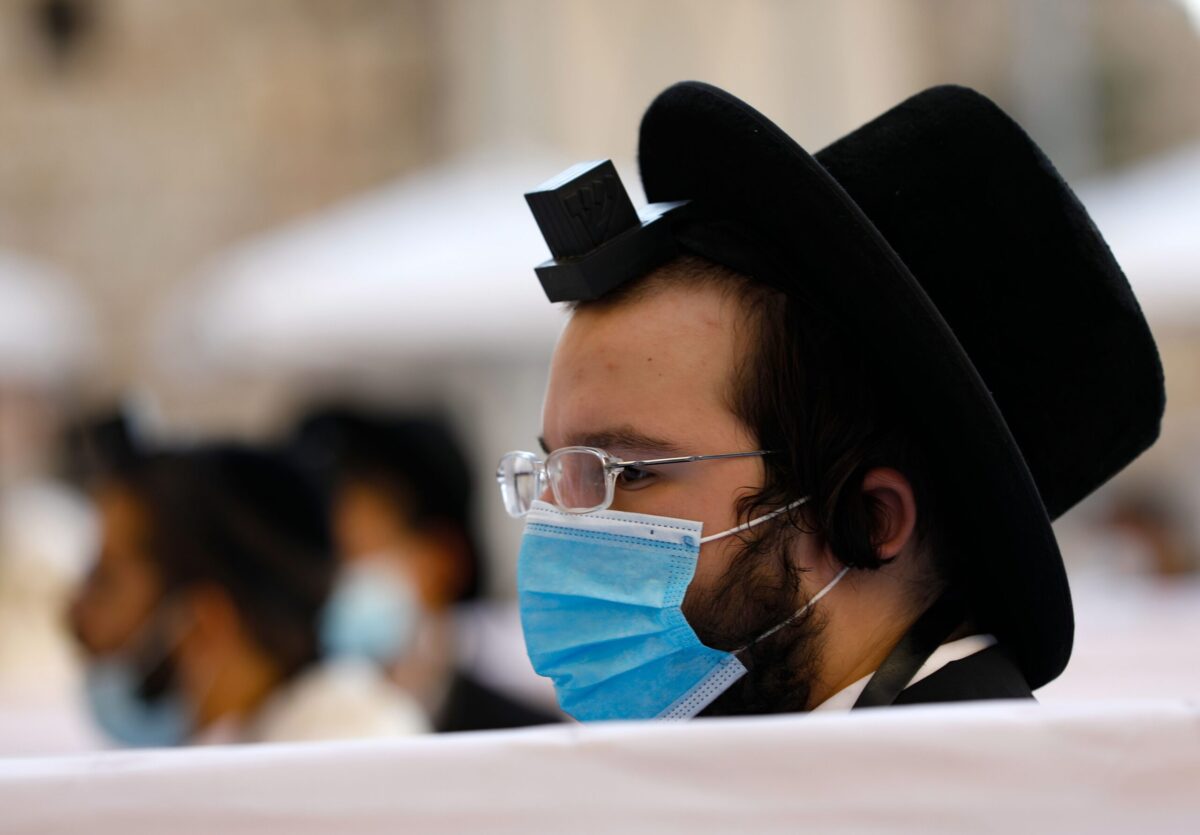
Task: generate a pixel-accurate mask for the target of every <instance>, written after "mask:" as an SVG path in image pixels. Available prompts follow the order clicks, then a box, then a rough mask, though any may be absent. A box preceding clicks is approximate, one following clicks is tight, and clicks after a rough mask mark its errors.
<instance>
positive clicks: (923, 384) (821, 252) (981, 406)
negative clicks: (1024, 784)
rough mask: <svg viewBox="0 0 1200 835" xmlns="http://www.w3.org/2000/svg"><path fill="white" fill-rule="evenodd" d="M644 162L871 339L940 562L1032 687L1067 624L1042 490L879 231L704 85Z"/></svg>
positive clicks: (643, 155) (682, 88)
mask: <svg viewBox="0 0 1200 835" xmlns="http://www.w3.org/2000/svg"><path fill="white" fill-rule="evenodd" d="M639 163H640V166H641V174H642V180H643V183H644V186H645V191H646V195H647V198H648V199H649V200H651V201H652V202H659V201H671V200H685V199H691V200H695V201H697V202H703V203H705V204H708V205H717V206H720V207H721V210H722V212H723V213H725V214H727V215H728V216H729V217H730V218H731V219H734V220H737V221H739V222H743V223H745V224H746V225H748V226H750V227H752V228H753V229H755V230H756V231H757V232H761V233H762V234H763V235H765V236H766V237H767V238H768V239H769V240H770V241H772V243H773V245H774V246H776V247H778V248H779V250H780V252H781V254H782V255H783V256H784V257H786V258H787V259H788V260H789V263H792V264H794V265H795V271H794V276H795V278H794V280H795V281H796V282H805V283H806V284H808V285H810V286H811V287H812V288H814V289H816V290H817V291H819V293H820V295H821V297H822V298H824V299H825V300H827V302H828V303H829V304H830V305H832V306H833V307H834V308H835V309H837V310H838V311H839V314H840V315H841V316H842V317H843V320H844V321H845V323H846V326H847V327H849V328H852V329H853V330H854V331H855V334H854V336H855V338H858V339H861V340H864V341H865V344H866V345H868V346H870V350H869V351H868V355H869V356H873V357H876V358H878V361H879V363H880V368H879V372H880V373H881V374H886V375H888V377H889V378H890V379H891V380H892V381H893V383H894V388H895V389H896V390H897V391H900V392H904V393H905V394H906V396H905V400H904V401H903V402H901V403H898V404H897V407H898V408H902V409H905V410H906V414H907V418H908V420H909V422H910V423H912V424H913V425H916V426H919V427H921V429H922V431H923V435H924V438H925V441H926V447H927V449H929V450H931V451H932V454H933V456H934V458H935V467H937V469H938V475H939V477H940V479H941V483H942V489H943V490H945V492H946V493H947V494H948V496H949V497H950V498H951V500H952V504H951V505H950V506H949V507H947V508H946V510H947V511H948V514H947V515H952V517H953V518H952V519H951V520H950V522H951V523H952V525H953V527H954V529H955V532H956V534H957V535H956V536H955V537H954V539H953V541H956V542H958V543H959V547H960V548H961V549H962V553H957V554H954V555H951V557H952V559H953V561H954V562H956V563H957V565H958V567H959V569H960V576H961V577H962V578H963V579H964V584H965V589H964V591H965V592H966V593H967V594H968V595H969V597H970V599H971V601H972V603H973V606H974V609H975V612H976V614H977V616H978V618H979V620H980V622H981V624H982V625H984V626H985V627H986V628H988V629H990V630H991V631H993V632H994V633H995V634H996V636H997V638H999V640H1000V641H1001V642H1002V643H1003V644H1004V645H1005V646H1006V647H1007V648H1008V649H1009V651H1010V652H1012V654H1013V655H1014V657H1015V659H1016V661H1017V663H1018V664H1019V666H1020V668H1021V670H1022V672H1023V673H1024V674H1025V677H1026V679H1027V680H1028V682H1029V684H1030V685H1031V687H1034V688H1036V687H1040V686H1042V685H1044V684H1046V683H1047V682H1049V681H1051V680H1052V679H1054V678H1055V677H1057V676H1058V675H1059V674H1060V673H1061V672H1062V670H1063V669H1064V668H1065V666H1066V663H1067V661H1068V659H1069V657H1070V654H1071V646H1072V642H1073V636H1074V617H1073V613H1072V606H1071V596H1070V591H1069V588H1068V584H1067V577H1066V572H1065V570H1064V567H1063V561H1062V557H1061V555H1060V552H1059V548H1058V544H1057V542H1056V540H1055V537H1054V534H1053V531H1052V529H1051V526H1050V518H1049V515H1048V513H1047V510H1046V507H1045V505H1044V503H1043V500H1042V497H1041V495H1040V494H1039V490H1038V485H1037V484H1036V483H1035V480H1034V477H1033V475H1032V474H1031V472H1030V469H1029V467H1028V466H1027V463H1026V461H1025V458H1024V457H1023V455H1022V451H1021V448H1020V447H1019V446H1018V444H1017V441H1016V440H1015V438H1014V436H1013V433H1012V431H1010V428H1009V426H1008V424H1007V422H1006V420H1005V417H1004V414H1003V413H1002V412H1001V410H1000V408H999V406H998V405H997V403H996V401H995V399H994V398H993V397H992V394H991V392H990V391H989V388H988V385H987V384H986V383H985V381H984V379H983V378H982V377H981V375H980V373H979V371H978V370H977V369H976V367H975V365H974V364H973V363H972V360H971V359H970V357H969V356H968V354H967V352H966V351H965V350H964V348H963V346H962V345H961V344H960V342H959V339H958V338H957V337H956V335H955V332H954V330H953V329H952V328H951V327H950V325H949V324H947V322H946V320H945V319H944V318H943V316H942V314H941V313H940V312H939V310H938V308H937V307H936V306H935V305H934V303H933V302H932V301H931V299H930V297H929V295H928V294H927V293H926V292H925V291H924V290H923V289H922V285H921V283H920V282H919V281H918V280H917V279H916V278H915V277H914V275H913V274H912V273H911V272H910V270H909V268H908V267H907V266H906V264H905V263H904V262H903V261H902V260H901V258H900V256H899V255H898V254H897V252H896V251H895V250H894V249H893V247H892V246H891V245H890V244H889V242H888V240H886V239H885V238H884V236H883V235H882V234H881V233H880V231H879V229H878V228H877V227H876V225H875V224H874V223H872V221H871V220H870V219H869V218H868V217H867V215H866V214H864V212H863V211H862V209H861V208H860V207H859V205H858V204H857V203H856V202H855V201H854V200H853V199H852V198H851V197H850V196H849V194H848V193H847V192H846V191H845V190H844V189H843V187H842V186H841V185H840V184H839V182H838V181H837V180H836V179H835V178H834V177H833V175H832V174H831V173H830V171H829V170H828V169H827V168H826V167H825V166H823V165H822V164H821V162H819V161H818V159H816V158H814V157H813V156H812V155H810V154H809V153H808V152H806V151H805V150H804V149H803V148H801V147H800V146H799V145H798V144H797V143H796V142H795V141H794V140H792V139H791V138H790V137H789V136H787V135H786V134H785V133H784V132H783V131H782V130H780V129H779V128H778V127H777V126H776V125H774V124H773V123H772V122H771V121H770V120H768V119H767V118H766V117H764V116H762V115H761V114H760V113H758V112H757V111H755V110H754V109H753V108H751V107H750V106H749V105H747V104H745V103H744V102H742V101H740V100H739V99H737V98H735V97H733V96H731V95H729V94H728V93H725V92H724V91H722V90H719V89H717V88H715V87H711V86H709V85H706V84H701V83H697V82H685V83H683V84H679V85H675V86H674V87H672V88H670V89H668V90H667V91H666V92H664V93H663V94H662V95H660V96H659V97H658V99H656V101H655V102H654V104H653V105H652V106H651V108H650V109H649V110H648V111H647V113H646V116H645V118H644V120H643V122H642V129H641V137H640V151H639ZM977 257H980V258H983V257H987V253H978V254H977ZM970 268H971V264H970V263H963V264H962V269H964V270H969V269H970ZM783 289H785V290H786V289H787V288H786V287H785V288H783ZM1020 326H1021V323H1020V322H1013V323H1012V327H1013V328H1017V329H1019V328H1020Z"/></svg>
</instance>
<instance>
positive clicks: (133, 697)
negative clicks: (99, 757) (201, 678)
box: [84, 617, 196, 748]
mask: <svg viewBox="0 0 1200 835" xmlns="http://www.w3.org/2000/svg"><path fill="white" fill-rule="evenodd" d="M150 620H151V621H153V617H152V618H151V619H150ZM149 628H150V625H149V624H147V625H146V626H143V627H142V628H141V629H140V630H138V632H137V633H136V634H135V635H134V636H133V637H132V638H130V640H129V641H127V642H126V643H127V644H133V645H134V647H137V646H138V645H141V644H144V643H145V642H146V631H147V630H148V629H149ZM176 643H178V642H176ZM172 648H173V645H172V644H170V643H167V644H164V645H163V649H162V651H161V654H159V656H158V657H157V658H155V659H151V660H152V662H153V663H152V664H151V665H150V666H149V667H148V668H147V667H146V666H145V661H146V659H145V658H142V659H140V660H141V662H142V663H139V662H138V661H137V660H135V657H136V655H137V653H136V651H134V649H132V648H128V649H125V650H122V651H120V652H118V653H116V654H113V655H107V656H103V657H100V658H96V659H94V660H92V661H89V662H88V664H87V667H86V669H85V671H84V693H85V696H86V698H87V702H88V707H89V708H90V709H91V712H92V716H93V717H94V718H95V720H96V723H97V724H98V725H99V726H100V728H101V729H102V730H103V731H104V732H105V733H106V734H108V736H110V737H111V738H112V739H113V740H114V741H116V742H118V743H120V744H122V745H126V746H130V747H136V748H164V747H168V746H173V745H181V744H183V743H184V742H186V741H187V740H188V738H189V737H190V736H191V735H192V731H193V729H194V728H195V724H196V723H195V714H194V711H193V710H192V709H191V707H190V706H189V705H188V703H187V702H186V701H185V699H184V698H183V696H182V695H181V694H179V693H178V692H177V691H175V690H173V689H172V690H168V691H167V692H165V693H163V694H161V695H159V696H158V697H157V698H155V699H153V700H147V699H145V698H143V696H142V695H141V692H140V691H141V689H142V686H143V684H144V683H145V681H146V674H145V673H143V672H141V671H142V670H145V669H150V670H153V669H154V668H156V667H157V666H158V665H160V664H162V663H163V662H164V661H165V660H166V658H167V656H168V655H169V654H170V652H171V649H172Z"/></svg>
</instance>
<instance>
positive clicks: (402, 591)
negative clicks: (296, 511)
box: [293, 407, 557, 731]
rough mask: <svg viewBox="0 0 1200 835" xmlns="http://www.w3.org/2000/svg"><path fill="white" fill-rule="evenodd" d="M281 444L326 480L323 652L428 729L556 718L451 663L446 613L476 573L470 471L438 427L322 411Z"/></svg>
mask: <svg viewBox="0 0 1200 835" xmlns="http://www.w3.org/2000/svg"><path fill="white" fill-rule="evenodd" d="M293 444H294V450H295V453H296V455H297V456H298V457H299V458H300V460H301V461H302V462H304V463H303V466H305V467H307V468H308V469H309V471H310V472H314V473H317V474H319V476H320V477H321V479H322V480H323V481H324V483H325V484H326V489H327V502H328V513H329V518H330V524H331V528H332V532H333V539H334V546H335V551H336V553H337V555H338V558H339V562H340V565H339V570H338V575H337V580H336V582H335V585H334V591H333V593H332V595H331V597H330V601H329V605H328V606H327V607H326V610H325V613H324V617H323V621H322V641H323V644H324V647H323V648H324V650H325V651H326V652H328V653H329V654H331V655H333V656H340V657H359V658H370V659H373V660H374V661H375V662H376V663H379V664H380V665H382V666H383V667H384V668H385V669H387V670H388V672H389V674H390V675H391V677H392V679H393V680H394V681H395V682H396V683H397V684H399V685H400V686H402V687H403V688H404V689H405V690H407V691H408V692H410V693H412V694H414V695H415V696H416V697H417V698H418V699H419V700H420V702H421V704H422V706H423V707H424V709H425V711H426V714H427V715H428V716H429V717H430V718H431V722H432V724H433V727H434V728H435V729H436V730H438V731H469V730H488V729H496V728H512V727H521V726H526V725H537V724H544V723H547V722H553V721H557V718H556V717H555V716H554V715H552V714H550V713H548V712H545V711H542V710H539V709H538V708H536V707H534V706H532V705H529V704H525V703H524V702H522V701H521V700H520V699H519V698H516V697H513V696H510V695H507V694H505V693H503V692H501V691H500V690H498V689H497V688H495V687H493V686H490V685H489V684H488V683H485V682H484V681H482V680H481V679H480V678H479V677H478V676H477V675H475V674H473V673H472V672H470V671H468V670H466V669H463V665H462V664H461V663H460V660H459V659H458V658H457V657H456V646H457V644H456V635H455V612H456V610H457V609H458V607H460V606H462V605H464V604H470V603H471V602H474V601H477V600H479V598H480V597H481V595H482V590H483V586H484V581H485V573H484V559H483V557H482V554H481V551H480V547H479V543H478V540H477V538H476V535H475V532H474V526H473V525H472V522H471V502H472V496H473V484H472V478H471V471H470V467H469V465H468V462H467V458H466V456H465V454H464V453H463V451H462V448H461V446H460V444H459V442H458V440H457V438H456V437H455V436H454V434H453V432H452V431H451V429H450V427H449V424H448V422H447V421H446V420H445V419H442V418H440V417H434V416H417V415H407V416H402V415H389V414H377V413H369V412H366V411H363V410H359V409H354V408H349V407H325V408H320V409H316V410H313V411H312V412H310V413H309V414H308V415H307V416H306V417H304V418H303V419H301V421H300V422H299V424H298V426H297V429H296V431H295V436H294V441H293Z"/></svg>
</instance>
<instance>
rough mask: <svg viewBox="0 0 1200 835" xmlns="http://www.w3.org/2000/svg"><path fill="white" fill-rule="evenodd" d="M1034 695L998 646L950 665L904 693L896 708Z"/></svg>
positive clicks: (897, 701)
mask: <svg viewBox="0 0 1200 835" xmlns="http://www.w3.org/2000/svg"><path fill="white" fill-rule="evenodd" d="M1032 698H1033V691H1032V690H1030V689H1029V684H1028V682H1026V681H1025V677H1024V676H1023V675H1021V671H1020V670H1019V669H1018V668H1017V665H1016V663H1014V662H1013V660H1012V659H1011V658H1010V657H1009V656H1008V653H1006V652H1005V651H1004V648H1003V647H1001V646H999V645H993V646H990V647H988V648H987V649H985V650H982V651H980V652H977V653H975V654H974V655H968V656H967V657H966V658H963V659H960V660H958V661H951V662H950V663H949V664H947V665H946V666H945V667H942V668H941V669H940V670H938V671H937V672H936V673H932V674H931V675H929V676H927V677H925V678H923V679H921V680H920V681H918V682H917V683H916V684H914V685H912V686H910V687H908V688H906V689H904V690H903V691H901V693H900V695H899V696H897V697H896V701H895V702H893V704H897V705H915V704H925V703H928V702H966V701H973V700H977V699H1032Z"/></svg>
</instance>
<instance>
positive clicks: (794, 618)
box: [733, 565, 850, 655]
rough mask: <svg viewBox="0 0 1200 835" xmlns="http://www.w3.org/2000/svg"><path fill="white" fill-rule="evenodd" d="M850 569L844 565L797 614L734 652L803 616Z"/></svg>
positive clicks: (734, 652)
mask: <svg viewBox="0 0 1200 835" xmlns="http://www.w3.org/2000/svg"><path fill="white" fill-rule="evenodd" d="M849 570H850V566H848V565H847V566H845V567H844V568H843V569H842V570H841V571H839V572H838V573H837V576H836V577H834V578H833V579H832V580H830V581H829V582H828V583H827V584H826V585H825V588H823V589H821V590H820V591H819V592H817V593H816V594H814V595H813V596H812V600H810V601H808V602H807V603H805V604H804V605H803V606H801V607H800V608H799V609H797V610H796V613H795V614H793V615H792V616H791V617H790V618H788V619H787V620H785V621H784V622H783V623H778V624H776V625H775V626H772V627H771V628H770V629H768V630H767V631H766V632H764V633H762V634H761V635H759V636H758V637H757V638H755V639H754V640H753V641H751V642H750V643H748V644H746V645H745V646H744V647H742V648H741V649H735V650H734V651H733V654H734V655H739V654H741V653H743V652H745V651H746V650H748V649H750V647H752V646H754V645H755V644H757V643H758V642H759V641H761V640H762V639H764V638H769V637H771V636H772V635H774V634H775V633H776V632H778V631H779V630H780V629H783V627H785V626H787V625H788V624H789V623H795V621H796V619H797V618H799V617H802V616H803V615H804V613H805V612H807V611H808V610H809V609H811V608H812V607H813V606H815V605H816V603H817V601H818V600H820V599H821V598H822V597H824V596H825V595H827V594H829V592H831V591H833V587H834V586H836V585H837V584H838V583H840V582H841V581H842V578H843V577H845V576H846V572H847V571H849Z"/></svg>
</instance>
